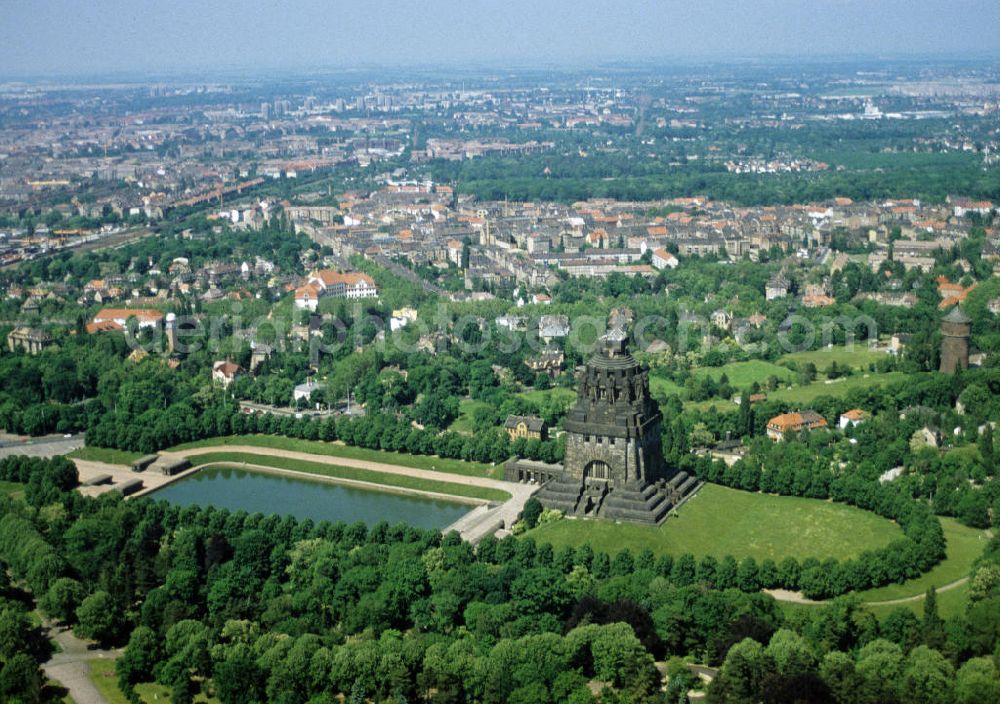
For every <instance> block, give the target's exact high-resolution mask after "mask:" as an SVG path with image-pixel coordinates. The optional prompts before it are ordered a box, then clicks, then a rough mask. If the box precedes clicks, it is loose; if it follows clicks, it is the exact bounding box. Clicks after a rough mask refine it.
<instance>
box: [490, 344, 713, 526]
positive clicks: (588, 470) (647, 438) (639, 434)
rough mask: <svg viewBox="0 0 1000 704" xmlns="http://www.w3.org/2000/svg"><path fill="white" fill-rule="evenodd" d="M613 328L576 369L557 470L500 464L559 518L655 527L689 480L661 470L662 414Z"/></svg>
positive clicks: (645, 378)
mask: <svg viewBox="0 0 1000 704" xmlns="http://www.w3.org/2000/svg"><path fill="white" fill-rule="evenodd" d="M626 343H627V338H626V336H625V334H624V333H622V332H620V331H616V332H613V333H611V334H609V335H606V336H605V337H604V338H602V339H601V347H600V349H598V351H597V352H596V353H595V354H594V356H593V357H592V358H591V359H590V361H589V362H588V363H587V366H586V367H584V368H583V369H582V370H580V371H578V373H577V379H578V387H577V400H576V405H575V406H574V408H573V409H572V410H571V411H570V412H569V414H568V415H567V416H566V423H565V428H566V459H565V463H564V465H563V467H562V472H561V473H559V474H557V475H555V476H552V473H551V472H546V473H544V474H541V475H540V476H539V475H538V474H537V473H535V474H532V473H530V471H529V472H528V473H526V471H525V470H527V469H529V468H527V467H525V466H521V465H522V464H523V463H521V462H520V461H517V460H515V461H512V462H509V463H508V464H507V467H506V476H507V478H508V479H509V480H511V481H519V480H520V481H524V480H525V478H526V477H528V478H529V480H532V481H538V480H544V481H545V486H544V487H543V488H542V490H541V491H540V492H539V493H538V494H537V496H538V500H539V501H541V502H542V504H543V505H544V506H546V507H548V508H558V509H560V510H561V511H563V513H565V514H567V515H576V516H582V517H589V518H608V519H613V520H628V521H637V522H641V523H654V524H656V523H660V522H661V521H662V520H663V519H664V518H665V517H666V515H667V512H668V511H669V510H670V508H671V507H672V506H674V505H675V504H676V503H677V502H678V501H680V499H681V498H683V496H684V495H685V494H686V493H689V492H690V491H691V490H692V489H694V488H695V487H696V485H697V480H695V479H694V478H689V477H688V476H687V474H686V473H683V472H681V473H677V472H676V471H675V470H673V469H671V468H668V467H667V466H666V464H665V463H664V460H663V451H662V448H661V445H660V424H661V422H662V419H663V416H662V415H661V413H660V409H659V407H658V406H657V404H656V402H655V401H653V399H652V398H651V397H650V395H649V377H648V374H647V372H646V371H645V370H644V369H642V368H641V367H640V366H639V364H638V362H636V361H635V359H634V358H633V357H632V355H631V354H629V352H628V348H627V344H626Z"/></svg>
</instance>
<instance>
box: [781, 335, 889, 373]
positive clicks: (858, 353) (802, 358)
mask: <svg viewBox="0 0 1000 704" xmlns="http://www.w3.org/2000/svg"><path fill="white" fill-rule="evenodd" d="M885 356H886V354H885V352H877V351H875V350H871V349H868V345H867V343H865V342H857V343H855V344H854V346H853V347H847V346H840V347H825V348H823V349H820V350H812V351H810V352H791V353H789V354H786V355H784V356H782V357H781V358H780V359H778V363H779V364H784V363H786V362H795V363H797V364H804V363H806V362H812V363H813V364H815V365H816V369H817V370H819V373H820V374H823V373H824V372H825V371H826V369H827V368H828V367H829V366H830V365H831V364H832V363H833V362H836V363H837V366H838V367H842V366H849V367H853V368H854V369H868V365H869V364H871V363H872V362H877V361H879V360H882V359H885Z"/></svg>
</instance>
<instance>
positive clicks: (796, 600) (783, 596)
mask: <svg viewBox="0 0 1000 704" xmlns="http://www.w3.org/2000/svg"><path fill="white" fill-rule="evenodd" d="M968 581H969V578H968V577H962V578H961V579H956V580H955V581H954V582H948V583H947V584H944V585H942V586H940V587H936V588H935V591H936V592H937V593H938V594H940V593H941V592H947V591H951V590H952V589H957V588H958V587H960V586H962V585H963V584H965V583H966V582H968ZM762 591H763V592H764V593H765V594H770V595H771V596H772V597H774V598H775V599H777V600H778V601H787V602H789V603H791V604H813V605H815V604H827V603H829V599H819V600H816V599H808V598H806V597H804V596H802V592H793V591H790V590H788V589H764V590H762ZM923 598H924V595H923V594H914V595H913V596H904V597H900V598H899V599H887V600H885V601H864V602H862V605H863V606H893V605H895V604H910V603H913V602H915V601H920V600H921V599H923Z"/></svg>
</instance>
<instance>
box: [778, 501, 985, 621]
mask: <svg viewBox="0 0 1000 704" xmlns="http://www.w3.org/2000/svg"><path fill="white" fill-rule="evenodd" d="M941 527H942V528H943V529H944V535H945V540H946V541H947V547H946V552H947V555H946V556H945V559H944V560H942V561H941V562H940V563H939V564H938V565H936V566H935V567H934V568H933V569H931V570H930V571H928V572H927V573H926V574H922V575H920V576H919V577H917V578H916V579H911V580H908V581H906V582H903V583H901V584H890V585H887V586H885V587H879V588H878V589H869V590H867V591H863V592H858V593H857V597H858V599H860V600H861V601H862V602H863V603H864V604H865V608H866V609H868V610H869V611H871V612H872V613H873V614H875V616H877V617H878V618H880V619H882V618H885V617H886V616H888V615H889V614H890V613H892V611H893V610H894V609H896V608H899V607H901V606H902V607H904V608H907V609H910V610H911V611H913V612H914V613H915V614H916V615H917V616H918V617H921V616H923V613H924V594H925V593H926V592H927V589H928V588H929V587H931V586H933V587H935V588H937V589H939V590H940V588H941V587H944V586H945V585H947V584H951V583H953V582H955V581H957V580H959V579H962V578H963V577H967V576H968V575H969V572H970V570H971V569H972V563H973V562H974V561H975V559H976V558H977V557H979V555H980V554H981V553H982V551H983V549H984V548H985V547H986V543H987V541H988V540H989V538H988V537H987V535H986V533H985V532H984V531H981V530H977V529H975V528H969V527H967V526H963V525H962V524H960V523H959V522H958V521H956V520H954V519H952V518H942V519H941ZM968 592H969V584H968V582H966V583H964V584H961V585H959V586H957V587H955V588H953V589H948V590H947V591H938V595H937V602H938V613H940V614H941V616H943V617H944V618H951V617H953V616H957V615H958V614H960V613H962V611H963V610H964V609H965V605H966V603H967V601H968ZM909 597H917V599H915V600H913V601H906V602H903V603H899V604H887V603H883V602H887V601H894V600H896V599H907V598H909ZM780 603H781V606H782V609H783V610H784V611H785V612H786V613H788V612H790V611H795V610H797V609H814V608H817V607H816V606H815V605H812V604H792V603H789V602H780Z"/></svg>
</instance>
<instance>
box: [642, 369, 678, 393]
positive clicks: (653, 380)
mask: <svg viewBox="0 0 1000 704" xmlns="http://www.w3.org/2000/svg"><path fill="white" fill-rule="evenodd" d="M649 392H650V393H651V394H654V395H656V396H659V395H661V394H662V395H664V396H675V395H676V396H680V395H681V394H683V393H684V387H683V386H681V385H680V384H678V383H677V382H676V381H674V380H673V379H667V378H666V377H662V376H656V375H655V374H650V375H649Z"/></svg>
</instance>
